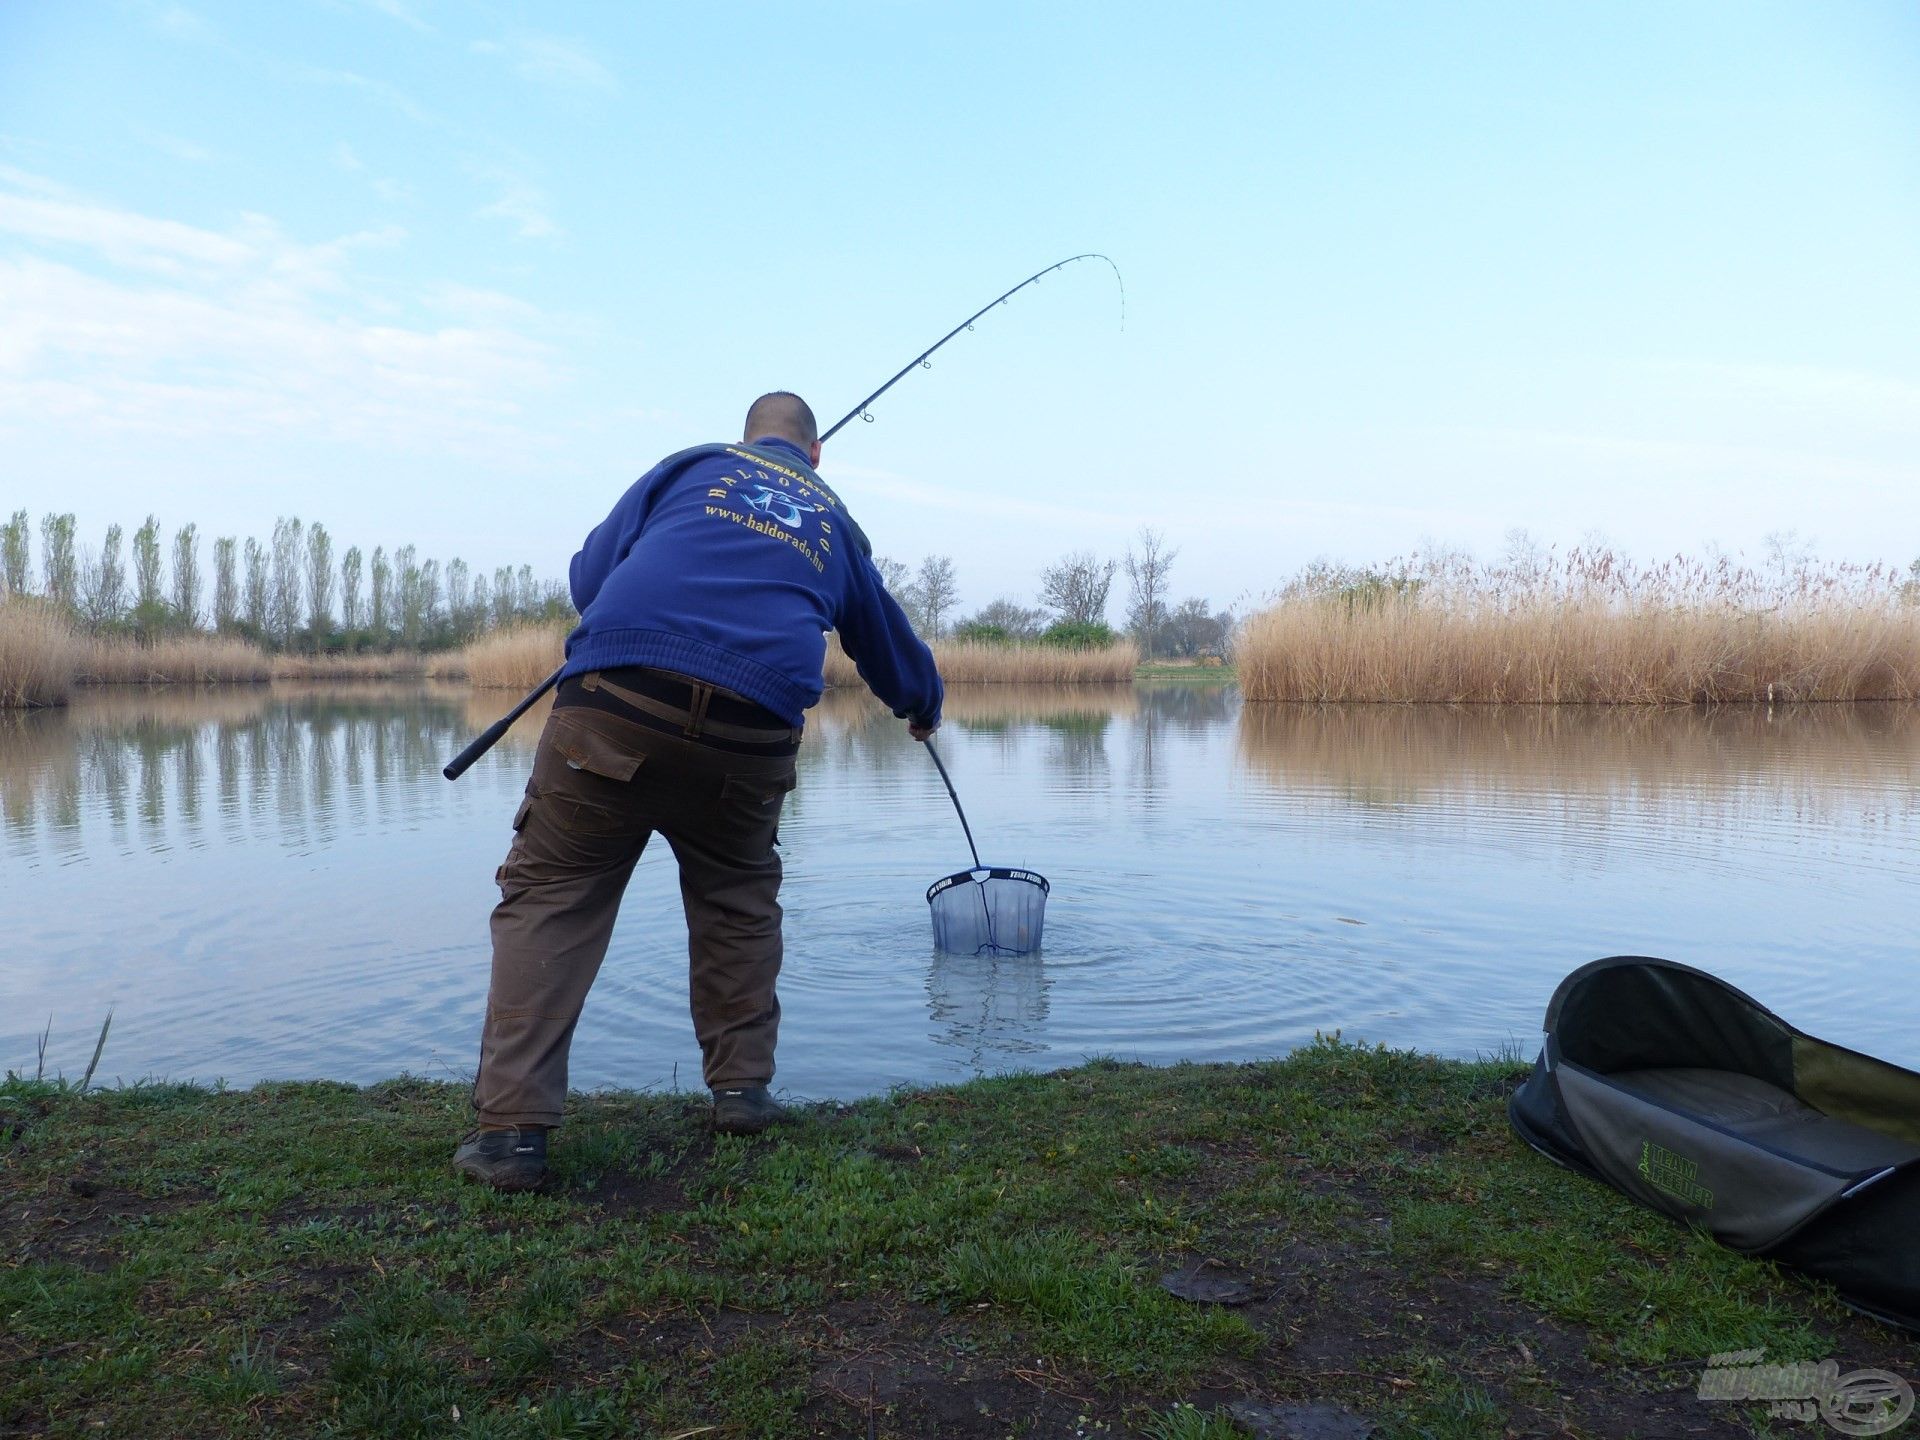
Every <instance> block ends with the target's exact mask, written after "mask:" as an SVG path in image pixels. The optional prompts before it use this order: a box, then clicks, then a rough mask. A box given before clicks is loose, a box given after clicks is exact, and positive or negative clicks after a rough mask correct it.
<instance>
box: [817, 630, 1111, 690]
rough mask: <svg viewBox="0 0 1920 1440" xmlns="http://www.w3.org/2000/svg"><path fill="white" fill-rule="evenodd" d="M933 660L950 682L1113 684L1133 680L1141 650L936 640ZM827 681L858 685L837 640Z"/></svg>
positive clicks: (834, 684) (830, 651) (829, 658)
mask: <svg viewBox="0 0 1920 1440" xmlns="http://www.w3.org/2000/svg"><path fill="white" fill-rule="evenodd" d="M933 658H934V663H935V664H936V665H938V666H939V667H940V678H941V679H942V680H943V681H945V682H946V683H947V684H949V685H1089V684H1092V685H1113V684H1119V683H1122V682H1125V681H1130V680H1132V679H1133V672H1134V670H1135V668H1136V667H1137V666H1138V665H1139V664H1140V652H1139V650H1137V649H1136V648H1135V647H1134V646H1133V644H1132V643H1131V642H1127V641H1122V642H1121V643H1119V644H1117V645H1109V646H1106V647H1105V648H1104V649H1099V650H1068V649H1064V648H1062V647H1060V646H1057V645H974V644H969V643H967V642H965V641H954V640H937V641H935V642H934V645H933ZM826 682H827V684H828V685H829V686H832V687H834V688H840V687H852V686H856V685H858V686H863V687H864V684H865V682H864V681H862V680H861V678H860V672H859V671H858V670H856V669H855V668H854V664H853V661H851V660H849V659H848V658H847V652H846V651H844V650H842V649H841V648H840V642H839V640H838V639H837V638H834V639H830V640H829V641H828V643H827V663H826Z"/></svg>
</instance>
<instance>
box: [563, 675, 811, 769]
mask: <svg viewBox="0 0 1920 1440" xmlns="http://www.w3.org/2000/svg"><path fill="white" fill-rule="evenodd" d="M610 675H617V676H618V677H619V680H618V682H617V683H616V682H615V681H614V680H612V679H610V678H609V676H610ZM553 703H554V705H555V706H556V707H562V706H576V705H577V706H585V707H588V708H590V709H594V710H605V711H607V712H609V713H610V714H614V715H618V716H620V717H621V718H622V719H625V720H630V721H632V722H634V723H635V724H638V725H644V726H646V727H647V728H648V729H649V730H659V731H662V732H663V733H666V734H677V735H680V736H682V737H683V738H685V739H688V740H693V741H696V742H697V743H699V744H702V745H706V746H709V747H711V748H713V749H716V750H730V751H734V752H736V753H740V754H753V755H791V754H793V753H794V752H795V751H797V750H798V749H799V748H800V735H801V727H800V726H796V725H783V724H781V723H780V717H779V716H777V715H775V714H774V713H773V712H772V711H771V710H768V709H766V708H765V707H764V706H760V705H756V704H754V703H753V701H751V700H748V699H747V698H746V697H744V696H741V695H736V694H734V693H733V692H732V691H731V690H723V689H721V688H720V687H719V686H717V685H712V684H709V683H708V682H707V681H705V680H696V679H694V678H693V677H692V676H690V675H678V674H675V673H674V672H673V671H671V670H654V669H651V668H643V667H640V666H623V667H621V668H620V669H618V670H615V671H610V672H609V671H601V670H590V671H588V672H587V673H586V674H584V675H575V676H570V677H569V678H568V679H567V680H566V681H564V682H563V683H562V684H561V686H560V691H559V693H558V694H557V695H556V696H555V697H554V702H553ZM752 721H757V722H759V723H757V724H756V723H742V722H752ZM769 722H771V723H769Z"/></svg>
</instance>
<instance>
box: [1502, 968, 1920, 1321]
mask: <svg viewBox="0 0 1920 1440" xmlns="http://www.w3.org/2000/svg"><path fill="white" fill-rule="evenodd" d="M1507 1113H1508V1117H1509V1119H1510V1120H1511V1121H1512V1122H1513V1128H1514V1130H1515V1131H1516V1132H1518V1134H1519V1135H1520V1138H1521V1139H1523V1140H1525V1141H1526V1142H1527V1143H1528V1144H1529V1145H1531V1146H1533V1148H1534V1149H1536V1150H1538V1151H1540V1153H1541V1154H1543V1155H1545V1156H1547V1157H1548V1158H1549V1159H1551V1160H1554V1161H1556V1162H1558V1163H1560V1164H1562V1165H1565V1166H1568V1167H1569V1168H1571V1169H1574V1170H1578V1171H1580V1172H1581V1173H1583V1174H1586V1175H1590V1176H1592V1177H1594V1178H1595V1179H1598V1180H1603V1181H1605V1182H1606V1183H1607V1184H1609V1185H1612V1186H1613V1187H1614V1188H1615V1189H1617V1190H1619V1191H1621V1192H1622V1193H1623V1194H1625V1195H1627V1196H1629V1197H1631V1198H1632V1199H1634V1200H1637V1201H1639V1202H1640V1203H1641V1204H1643V1205H1647V1206H1650V1207H1651V1208H1653V1209H1655V1210H1661V1211H1664V1212H1665V1213H1667V1214H1669V1215H1673V1216H1676V1217H1678V1218H1680V1219H1682V1220H1685V1221H1688V1222H1689V1223H1691V1224H1695V1225H1698V1226H1700V1227H1701V1228H1703V1229H1705V1230H1706V1231H1708V1232H1709V1233H1710V1234H1712V1235H1713V1236H1714V1237H1715V1238H1716V1239H1718V1240H1719V1241H1720V1242H1721V1243H1722V1244H1725V1245H1728V1246H1731V1247H1732V1248H1734V1249H1736V1250H1743V1251H1746V1252H1747V1253H1749V1254H1753V1255H1762V1256H1765V1257H1766V1258H1768V1259H1771V1260H1777V1261H1779V1262H1780V1263H1781V1264H1784V1265H1790V1266H1793V1267H1794V1268H1796V1269H1798V1270H1801V1271H1804V1272H1805V1273H1807V1274H1809V1275H1813V1276H1817V1277H1818V1278H1820V1279H1823V1280H1827V1281H1830V1282H1831V1283H1832V1284H1833V1285H1834V1287H1835V1288H1836V1289H1838V1290H1839V1292H1840V1294H1841V1297H1842V1298H1843V1299H1845V1300H1846V1301H1847V1302H1848V1303H1849V1304H1851V1305H1854V1306H1855V1307H1857V1308H1859V1309H1861V1310H1864V1311H1866V1312H1867V1313H1869V1314H1872V1315H1875V1316H1877V1317H1879V1318H1880V1319H1883V1320H1887V1321H1889V1322H1891V1323H1893V1324H1896V1325H1902V1326H1905V1327H1907V1328H1909V1329H1920V1074H1915V1073H1914V1072H1913V1071H1911V1070H1902V1069H1900V1068H1899V1067H1897V1066H1894V1065H1889V1064H1887V1063H1886V1062H1885V1061H1882V1060H1876V1059H1874V1058H1873V1057H1872V1056H1869V1055H1862V1054H1860V1053H1859V1052H1857V1051H1854V1050H1849V1049H1847V1048H1845V1047H1844V1046H1840V1045H1835V1044H1832V1043H1830V1042H1828V1041H1825V1040H1817V1039H1815V1038H1814V1037H1813V1036H1811V1035H1807V1034H1805V1033H1803V1032H1801V1031H1799V1030H1796V1029H1795V1028H1794V1027H1793V1026H1791V1025H1789V1024H1788V1023H1787V1022H1786V1021H1784V1020H1782V1019H1781V1018H1780V1017H1779V1016H1777V1015H1775V1014H1774V1013H1773V1012H1772V1011H1770V1010H1768V1009H1766V1008H1765V1007H1764V1006H1762V1005H1761V1004H1760V1003H1759V1002H1758V1001H1756V1000H1754V999H1752V998H1751V997H1749V996H1747V995H1744V994H1742V993H1741V992H1740V991H1738V990H1736V989H1734V988H1733V987H1732V986H1731V985H1728V984H1726V983H1725V982H1724V981H1721V980H1718V979H1716V978H1714V977H1713V976H1711V975H1709V974H1707V973H1706V972H1705V971H1701V970H1695V969H1693V968H1692V967H1691V966H1687V965H1680V964H1676V963H1674V962H1673V961H1670V960H1655V959H1650V958H1648V957H1646V956H1640V955H1618V956H1614V957H1613V958H1611V959H1607V960H1596V961H1594V962H1593V963H1592V964H1591V965H1584V966H1582V967H1581V968H1580V969H1578V970H1576V971H1574V972H1573V974H1571V975H1569V976H1568V977H1567V978H1566V979H1565V980H1563V981H1562V982H1561V983H1560V987H1559V988H1558V989H1557V990H1555V991H1554V994H1553V999H1552V1000H1551V1001H1550V1002H1549V1003H1548V1005H1547V1019H1546V1039H1545V1042H1544V1043H1543V1045H1542V1046H1541V1050H1540V1058H1539V1059H1538V1060H1537V1061H1536V1062H1535V1064H1534V1068H1533V1074H1532V1075H1531V1076H1530V1077H1529V1078H1528V1080H1527V1082H1526V1083H1525V1084H1524V1085H1522V1086H1521V1087H1520V1089H1519V1090H1518V1091H1517V1092H1516V1093H1515V1094H1514V1097H1513V1100H1512V1102H1511V1104H1510V1105H1509V1106H1508V1111H1507Z"/></svg>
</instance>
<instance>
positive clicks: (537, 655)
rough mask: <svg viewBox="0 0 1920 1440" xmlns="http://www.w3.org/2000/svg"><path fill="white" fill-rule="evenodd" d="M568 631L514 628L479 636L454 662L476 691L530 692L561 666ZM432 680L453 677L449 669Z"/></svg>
mask: <svg viewBox="0 0 1920 1440" xmlns="http://www.w3.org/2000/svg"><path fill="white" fill-rule="evenodd" d="M566 638H567V632H566V631H565V630H562V629H557V628H555V627H553V626H550V625H516V626H513V627H512V628H510V629H506V630H496V631H494V632H493V633H492V634H491V635H485V636H482V637H481V638H480V639H478V640H476V641H474V642H473V644H471V645H469V646H467V648H466V649H464V650H462V651H461V652H460V653H459V655H458V656H457V657H455V661H456V662H457V664H458V666H459V668H460V669H461V670H462V671H464V672H465V674H466V677H467V682H468V683H469V684H471V685H472V686H473V687H474V688H475V689H476V690H531V689H532V688H533V687H534V686H536V685H538V684H539V683H540V682H541V681H542V680H544V679H546V678H547V676H549V675H551V674H552V673H553V672H554V669H555V668H556V667H557V666H558V665H559V664H560V661H561V658H562V654H563V645H564V643H565V641H566ZM432 673H433V675H434V678H435V679H452V678H454V675H453V671H452V667H451V666H449V667H448V668H447V669H445V670H442V669H438V668H436V669H435V670H434V671H433V672H432Z"/></svg>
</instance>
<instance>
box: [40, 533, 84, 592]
mask: <svg viewBox="0 0 1920 1440" xmlns="http://www.w3.org/2000/svg"><path fill="white" fill-rule="evenodd" d="M73 531H74V519H73V516H72V515H71V514H68V515H42V516H41V517H40V567H41V570H42V571H43V572H44V575H45V579H46V591H47V598H48V599H49V600H51V601H53V603H54V604H56V605H58V606H59V607H60V608H61V609H63V610H68V611H71V610H72V609H73V608H74V601H75V599H76V597H77V594H78V591H79V564H78V562H77V561H76V560H75V558H74V554H73Z"/></svg>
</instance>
